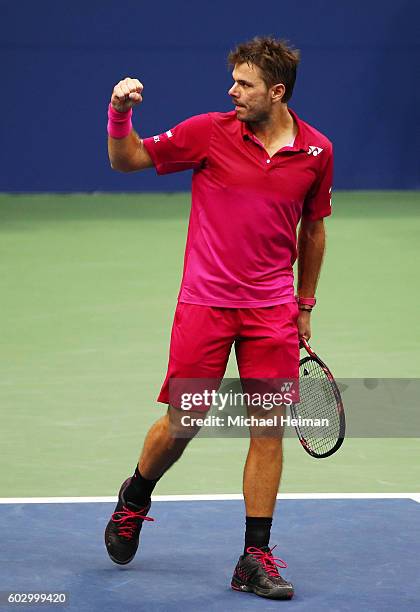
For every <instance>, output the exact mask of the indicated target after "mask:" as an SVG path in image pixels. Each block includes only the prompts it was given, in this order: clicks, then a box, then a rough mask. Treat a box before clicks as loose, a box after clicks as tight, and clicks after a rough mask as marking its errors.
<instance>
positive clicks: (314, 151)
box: [308, 145, 324, 157]
mask: <svg viewBox="0 0 420 612" xmlns="http://www.w3.org/2000/svg"><path fill="white" fill-rule="evenodd" d="M323 150H324V149H321V147H312V146H311V145H309V149H308V155H313V156H315V157H316V156H317V155H319V154H320V153H321V152H322V151H323Z"/></svg>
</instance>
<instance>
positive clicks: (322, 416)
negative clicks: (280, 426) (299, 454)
mask: <svg viewBox="0 0 420 612" xmlns="http://www.w3.org/2000/svg"><path fill="white" fill-rule="evenodd" d="M302 344H303V346H304V348H305V350H306V352H307V353H308V356H307V357H304V358H303V359H301V360H300V362H299V402H298V403H296V404H292V405H291V406H290V412H291V414H292V417H293V418H294V419H296V420H297V422H298V424H297V425H295V429H296V433H297V435H298V437H299V440H300V443H301V444H302V446H303V448H304V449H305V451H306V452H307V453H309V455H311V457H316V458H317V459H322V458H324V457H330V456H331V455H332V454H333V453H335V452H336V451H338V449H339V448H340V446H341V445H342V444H343V440H344V436H345V433H346V418H345V415H344V407H343V402H342V400H341V395H340V391H339V389H338V387H337V384H336V382H335V380H334V377H333V375H332V374H331V372H330V370H329V368H328V367H327V366H326V365H325V363H324V362H323V361H321V359H320V358H319V357H318V355H317V354H316V353H315V352H314V351H313V350H312V349H311V347H310V346H309V344H308V342H307V340H306V339H305V338H303V339H302ZM319 421H320V422H321V425H319V424H318V423H319ZM322 423H324V424H322ZM325 423H327V424H325Z"/></svg>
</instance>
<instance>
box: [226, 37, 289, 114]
mask: <svg viewBox="0 0 420 612" xmlns="http://www.w3.org/2000/svg"><path fill="white" fill-rule="evenodd" d="M299 60H300V52H299V50H298V49H293V48H292V47H290V46H289V45H288V43H287V41H285V40H276V39H275V38H274V37H272V36H256V37H255V38H253V39H252V40H250V41H248V42H245V43H241V44H239V45H238V46H237V47H236V49H234V50H233V51H231V52H230V53H229V55H228V64H229V66H232V67H233V66H235V64H244V63H246V64H248V65H249V64H254V65H255V66H258V68H259V69H260V70H261V73H262V75H261V76H262V79H263V81H264V83H265V84H266V85H267V87H272V86H273V85H276V84H277V83H283V84H284V86H285V88H286V91H285V94H284V96H283V100H282V101H283V102H287V101H288V100H290V98H291V97H292V93H293V87H294V85H295V81H296V69H297V66H298V64H299Z"/></svg>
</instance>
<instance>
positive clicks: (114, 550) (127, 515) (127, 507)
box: [105, 478, 155, 565]
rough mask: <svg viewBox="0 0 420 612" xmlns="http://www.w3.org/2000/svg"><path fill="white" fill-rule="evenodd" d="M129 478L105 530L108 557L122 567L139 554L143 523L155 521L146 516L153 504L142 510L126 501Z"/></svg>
mask: <svg viewBox="0 0 420 612" xmlns="http://www.w3.org/2000/svg"><path fill="white" fill-rule="evenodd" d="M130 480H131V478H128V479H127V480H126V481H125V482H123V484H122V485H121V489H120V492H119V493H118V503H117V505H116V507H115V510H114V513H113V515H112V516H111V518H110V521H109V523H108V525H107V526H106V529H105V546H106V549H107V552H108V555H109V556H110V557H111V559H112V560H113V561H114V563H119V564H120V565H125V564H126V563H130V561H131V560H132V559H134V556H135V554H136V552H137V548H138V546H139V535H140V530H141V528H142V526H143V521H154V520H155V519H153V518H150V517H149V516H146V514H147V513H148V512H149V509H150V506H151V505H152V503H151V502H149V503H148V505H147V506H144V507H143V508H141V507H140V506H136V505H135V504H132V503H131V502H126V501H125V499H124V491H125V490H126V488H127V487H128V485H129V484H130Z"/></svg>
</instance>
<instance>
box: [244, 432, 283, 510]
mask: <svg viewBox="0 0 420 612" xmlns="http://www.w3.org/2000/svg"><path fill="white" fill-rule="evenodd" d="M282 464H283V448H282V438H281V437H279V438H269V437H251V439H250V443H249V451H248V456H247V459H246V463H245V467H244V478H243V493H244V498H245V508H246V515H247V516H264V517H269V516H273V512H274V506H275V503H276V497H277V492H278V489H279V484H280V477H281V471H282Z"/></svg>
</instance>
